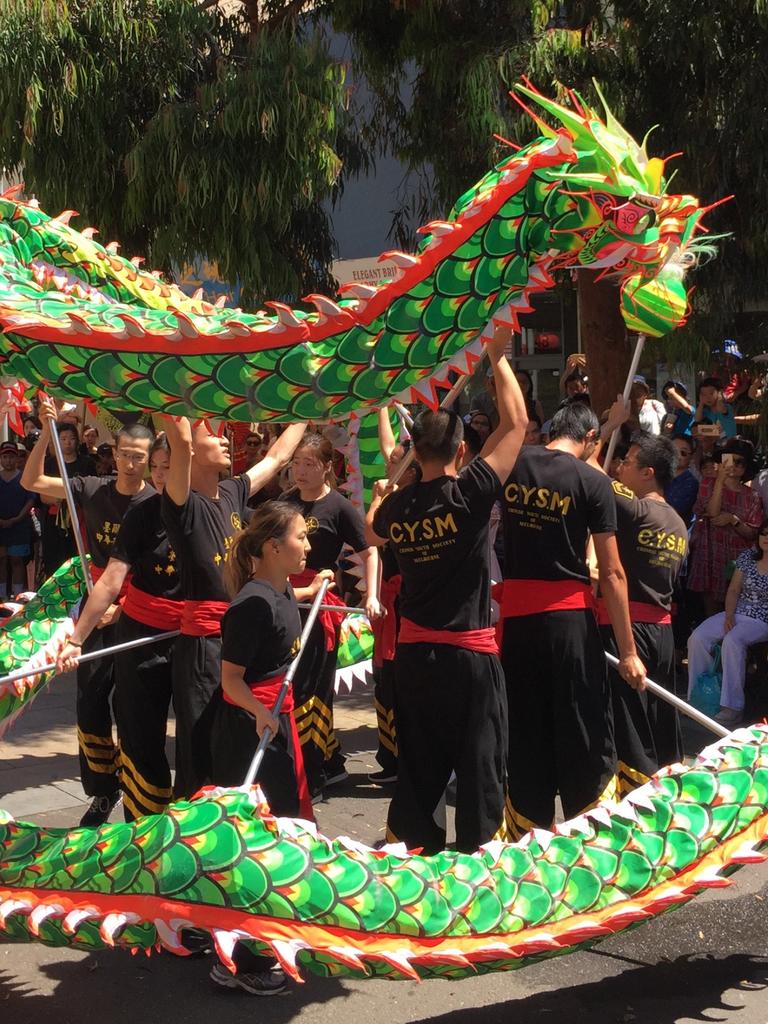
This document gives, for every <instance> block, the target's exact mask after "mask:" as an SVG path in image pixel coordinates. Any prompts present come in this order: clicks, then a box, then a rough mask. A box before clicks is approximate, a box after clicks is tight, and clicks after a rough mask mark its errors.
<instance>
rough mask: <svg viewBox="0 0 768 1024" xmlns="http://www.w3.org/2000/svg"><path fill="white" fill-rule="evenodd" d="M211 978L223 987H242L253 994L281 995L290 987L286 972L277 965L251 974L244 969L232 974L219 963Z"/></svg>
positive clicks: (215, 966) (213, 968)
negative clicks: (244, 971)
mask: <svg viewBox="0 0 768 1024" xmlns="http://www.w3.org/2000/svg"><path fill="white" fill-rule="evenodd" d="M210 979H211V981H213V982H215V983H216V984H217V985H221V987H222V988H241V989H242V990H243V991H244V992H247V993H248V994H249V995H252V996H279V995H280V993H281V992H285V990H286V989H287V988H288V982H287V980H286V977H285V972H284V971H283V969H282V967H278V966H277V965H275V966H274V967H269V968H268V969H267V970H265V971H253V972H252V973H251V974H245V973H243V971H238V972H237V974H232V972H231V971H228V970H227V968H226V967H225V966H224V964H222V963H218V964H214V965H213V967H212V968H211V973H210Z"/></svg>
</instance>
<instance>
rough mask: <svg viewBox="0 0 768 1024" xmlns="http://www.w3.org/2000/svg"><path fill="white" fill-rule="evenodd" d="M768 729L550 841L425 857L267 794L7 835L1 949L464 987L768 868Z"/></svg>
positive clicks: (15, 829)
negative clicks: (199, 952) (279, 968)
mask: <svg viewBox="0 0 768 1024" xmlns="http://www.w3.org/2000/svg"><path fill="white" fill-rule="evenodd" d="M767 839H768V728H766V727H755V728H752V729H750V730H746V729H745V730H741V731H740V732H738V733H735V734H732V735H731V736H729V737H726V738H725V739H724V740H721V741H720V742H719V743H718V744H716V745H715V746H713V747H711V748H709V749H708V750H706V751H704V752H703V754H702V755H701V756H700V757H699V759H698V761H697V762H696V763H695V764H694V765H693V766H692V767H690V768H685V767H683V766H681V765H676V766H673V767H671V768H668V769H664V770H663V771H662V772H660V773H659V775H658V776H657V777H656V778H654V779H653V780H652V781H651V782H650V783H649V784H647V785H646V786H644V787H643V788H642V789H640V790H637V791H635V792H634V793H633V794H631V795H630V796H629V797H627V798H626V799H625V800H624V801H622V803H621V804H618V805H616V804H607V803H606V804H602V805H600V806H598V807H597V808H595V809H594V810H593V811H590V812H587V813H586V814H585V815H584V816H582V817H580V818H578V819H576V820H574V821H571V822H566V823H564V824H563V825H560V826H558V827H557V828H556V830H555V831H554V832H545V831H542V830H535V831H534V832H532V833H530V834H529V835H527V836H526V837H525V838H524V839H523V840H522V841H521V842H519V843H516V844H506V843H503V842H500V841H494V842H491V843H488V844H487V845H486V846H484V847H483V848H481V849H480V850H478V851H477V852H476V853H474V854H472V855H466V854H459V853H450V852H445V853H441V854H438V855H437V856H433V857H421V856H419V855H418V854H415V853H409V852H407V851H406V850H405V849H403V848H402V847H388V848H384V849H382V850H373V849H370V848H368V847H366V846H364V845H363V844H361V843H359V842H356V841H352V840H349V839H343V838H342V839H335V840H330V839H327V838H326V837H325V836H323V835H321V834H319V833H318V831H317V830H316V829H315V828H314V827H313V826H311V825H310V824H309V823H308V822H305V821H299V820H293V819H282V818H273V817H271V815H270V814H269V809H268V807H267V806H266V804H265V803H264V802H263V798H262V796H261V793H260V791H259V790H258V789H254V790H251V791H249V792H242V791H238V790H208V791H203V792H202V793H201V794H199V795H198V797H196V798H195V799H193V800H192V801H189V802H183V803H178V804H173V805H171V806H170V807H169V808H168V812H167V813H166V814H163V815H154V816H151V817H146V818H142V819H140V820H138V821H136V822H134V823H132V824H115V825H106V826H103V827H102V828H100V829H97V830H93V829H78V830H74V831H66V830H63V829H41V828H38V827H37V826H35V825H31V824H26V823H24V822H15V821H13V820H10V819H7V818H6V819H5V820H3V821H1V822H0V929H2V931H0V934H4V935H5V937H6V938H10V939H15V940H19V941H29V940H37V941H40V942H44V943H47V944H50V945H70V946H74V947H76V948H85V949H94V948H99V947H102V946H114V945H117V946H122V947H126V948H129V949H131V950H133V951H138V950H142V949H143V950H146V951H150V950H152V949H153V948H155V947H163V948H166V949H169V950H171V951H173V952H176V953H180V954H183V953H184V949H183V946H182V945H181V941H180V935H179V933H180V930H181V929H182V928H184V927H190V926H192V925H194V926H196V927H199V928H204V929H207V930H209V931H210V932H211V934H212V935H213V938H214V941H215V943H216V946H217V948H218V951H219V952H220V954H221V955H222V957H223V958H224V959H225V961H226V960H228V959H229V958H230V957H231V952H232V949H233V947H234V944H235V942H237V941H238V940H250V941H254V942H256V943H257V944H258V945H259V947H260V948H265V947H268V948H269V949H271V950H272V951H273V953H274V955H275V956H277V957H278V959H279V960H280V962H281V963H282V964H283V966H284V967H285V968H286V969H287V970H288V971H289V972H291V973H292V974H293V975H294V976H295V977H298V976H299V969H300V967H302V966H305V967H307V968H308V969H310V970H311V971H313V972H317V973H320V974H323V975H352V976H358V977H366V976H377V977H388V978H426V977H435V976H439V977H450V978H458V977H462V976H465V975H468V974H470V973H475V972H478V973H484V972H488V971H500V970H510V969H514V968H517V967H522V966H524V965H526V964H527V963H530V962H532V961H534V960H539V959H541V958H543V957H548V956H555V955H558V954H561V953H565V952H568V951H570V950H571V949H573V948H575V947H577V946H579V945H582V944H585V943H586V944H591V943H593V942H595V941H598V940H599V939H601V938H604V937H606V936H608V935H611V934H613V933H615V932H618V931H621V930H623V929H625V928H628V927H631V926H632V925H635V924H638V923H639V922H641V921H644V920H647V919H649V918H650V917H652V916H654V915H656V914H658V913H660V912H662V911H664V910H667V909H670V908H673V907H676V906H679V905H681V904H683V903H685V902H687V901H688V900H689V899H691V898H692V897H693V896H695V895H696V894H697V893H698V892H701V891H702V890H703V889H705V888H708V887H711V886H722V885H727V884H728V879H727V877H726V875H727V874H729V873H730V871H731V869H732V868H733V867H735V866H738V865H741V864H745V863H752V862H757V861H762V860H764V859H766V857H765V855H764V854H763V853H761V852H760V850H761V848H762V847H764V846H765V844H766V840H767Z"/></svg>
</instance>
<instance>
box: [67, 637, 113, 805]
mask: <svg viewBox="0 0 768 1024" xmlns="http://www.w3.org/2000/svg"><path fill="white" fill-rule="evenodd" d="M116 629H117V627H116V626H107V627H105V628H104V629H94V631H93V632H92V633H91V635H90V636H89V637H88V639H87V640H86V642H85V643H84V644H83V654H91V653H92V652H93V651H101V650H103V649H104V648H105V647H111V646H113V645H114V644H115V643H116V642H117V641H116V640H115V632H116ZM114 683H115V676H114V658H113V657H106V658H97V659H96V660H95V661H87V662H85V664H81V665H78V666H77V744H78V750H79V755H80V780H81V782H82V784H83V789H84V790H85V793H86V795H87V796H91V797H92V796H112V794H113V793H116V792H117V791H118V790H119V789H120V780H119V777H118V775H119V761H118V751H117V745H116V744H115V741H114V738H113V736H112V708H111V704H110V698H111V696H112V690H113V688H114Z"/></svg>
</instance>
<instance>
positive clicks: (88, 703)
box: [22, 398, 156, 828]
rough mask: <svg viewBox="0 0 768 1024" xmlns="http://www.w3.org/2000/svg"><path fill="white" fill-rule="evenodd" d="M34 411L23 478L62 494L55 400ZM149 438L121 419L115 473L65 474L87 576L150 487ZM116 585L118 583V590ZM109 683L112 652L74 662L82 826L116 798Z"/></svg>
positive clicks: (106, 628)
mask: <svg viewBox="0 0 768 1024" xmlns="http://www.w3.org/2000/svg"><path fill="white" fill-rule="evenodd" d="M40 415H41V417H42V420H43V429H42V431H41V434H40V438H39V440H38V442H37V444H36V445H35V447H34V448H33V449H32V451H31V452H30V455H29V459H28V461H27V465H26V467H25V469H24V474H23V476H22V483H23V485H24V486H25V487H26V488H27V489H28V490H31V491H37V492H38V493H42V494H45V495H47V496H50V497H52V498H59V499H64V498H65V497H66V492H65V490H64V482H63V481H62V479H61V477H59V476H51V475H49V474H48V473H46V472H45V453H46V449H47V447H48V443H49V441H50V439H51V428H52V424H55V423H56V407H55V405H54V404H53V402H52V401H51V400H50V399H48V398H43V399H42V400H41V403H40ZM153 440H154V435H153V433H152V431H151V430H150V429H149V428H148V427H145V426H142V425H141V424H140V423H132V424H129V425H128V426H125V427H121V429H120V430H119V431H118V433H117V435H116V441H115V444H116V450H115V457H116V459H117V476H116V477H115V476H75V477H73V478H72V479H71V480H70V482H69V483H70V487H71V489H72V495H73V497H74V500H75V505H76V506H77V510H78V512H79V514H80V517H81V525H82V526H83V529H84V531H85V537H86V547H87V549H88V553H89V554H90V556H91V568H90V572H91V577H92V579H93V580H94V582H95V581H96V580H98V579H99V577H100V576H101V574H102V573H103V572H104V570H105V569H106V567H107V563H108V562H109V559H110V556H111V555H112V552H113V550H114V545H115V542H116V541H117V535H118V533H119V532H120V527H121V525H122V522H123V516H124V515H125V514H126V512H127V511H128V509H129V508H135V507H136V506H137V505H139V504H140V503H141V502H143V501H146V500H147V498H150V497H151V496H152V495H153V494H155V493H156V492H155V489H154V487H152V486H151V485H150V484H148V483H146V481H145V480H144V476H145V473H146V471H147V465H148V462H149V449H150V447H151V445H152V441H153ZM122 593H124V591H123V592H121V596H122ZM86 600H87V598H86ZM83 607H84V605H83ZM117 614H118V609H117V606H115V605H112V606H110V608H109V609H108V610H107V613H106V614H105V615H104V617H103V618H102V620H101V623H100V627H99V628H98V629H95V630H94V631H93V632H92V633H91V635H90V636H89V637H88V640H87V641H86V642H85V643H84V644H83V648H82V652H83V654H88V653H91V652H93V651H98V650H102V649H103V648H105V647H111V646H113V645H114V644H115V642H116V641H115V626H114V625H112V623H113V621H114V620H115V618H116V616H117ZM113 689H114V663H113V659H112V658H98V659H96V660H95V661H90V662H86V663H85V664H80V665H78V667H77V739H78V745H79V748H80V778H81V781H82V784H83V789H84V790H85V792H86V794H87V795H88V796H90V797H92V798H93V799H92V801H91V805H90V807H89V808H88V810H87V811H86V812H85V814H84V815H83V817H82V819H81V821H80V825H81V826H84V827H89V828H95V827H96V826H98V825H102V824H103V823H104V822H105V821H106V820H107V818H108V817H109V815H110V813H111V811H112V808H113V807H114V806H115V804H116V803H117V802H118V800H119V799H120V782H119V767H120V763H119V762H120V757H119V750H118V747H117V746H116V744H115V742H114V739H113V736H112V711H111V708H110V697H111V694H112V690H113Z"/></svg>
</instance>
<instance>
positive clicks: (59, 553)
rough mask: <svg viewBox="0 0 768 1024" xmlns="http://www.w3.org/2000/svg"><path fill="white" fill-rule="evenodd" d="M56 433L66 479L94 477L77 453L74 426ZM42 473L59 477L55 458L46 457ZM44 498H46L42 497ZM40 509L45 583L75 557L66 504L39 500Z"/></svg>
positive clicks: (82, 455)
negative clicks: (60, 567) (61, 566)
mask: <svg viewBox="0 0 768 1024" xmlns="http://www.w3.org/2000/svg"><path fill="white" fill-rule="evenodd" d="M58 431H59V441H60V442H61V454H62V455H63V456H64V464H65V466H66V469H67V476H68V477H69V478H70V479H71V478H72V477H73V476H96V463H95V461H94V460H93V459H92V458H91V457H90V455H88V454H87V453H85V452H80V451H79V447H78V446H79V443H80V439H79V437H78V434H77V426H76V425H75V424H74V423H59V424H58ZM43 472H44V473H45V474H46V475H47V476H52V477H57V476H58V475H59V467H58V465H57V463H56V456H55V455H49V456H47V458H46V459H45V463H44V465H43ZM47 497H49V495H46V498H47ZM41 505H42V515H41V527H42V529H41V533H42V536H41V545H42V561H43V574H44V576H45V578H46V579H47V578H48V577H49V576H52V575H53V574H54V573H55V572H56V570H57V569H58V568H59V566H60V565H63V564H64V562H66V560H67V559H68V558H73V557H74V556H75V555H76V554H77V545H76V544H75V538H74V535H73V533H72V523H71V521H70V518H69V509H68V508H67V503H66V501H47V500H43V501H42V502H41Z"/></svg>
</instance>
